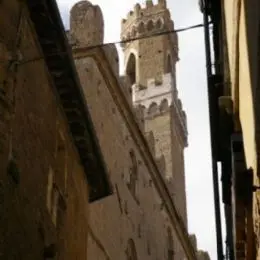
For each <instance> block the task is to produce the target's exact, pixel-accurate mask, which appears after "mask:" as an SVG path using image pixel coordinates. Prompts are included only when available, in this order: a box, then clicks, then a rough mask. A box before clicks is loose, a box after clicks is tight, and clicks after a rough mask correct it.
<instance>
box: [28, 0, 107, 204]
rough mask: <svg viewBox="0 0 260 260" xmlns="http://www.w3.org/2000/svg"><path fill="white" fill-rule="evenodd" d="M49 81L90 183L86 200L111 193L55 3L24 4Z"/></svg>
mask: <svg viewBox="0 0 260 260" xmlns="http://www.w3.org/2000/svg"><path fill="white" fill-rule="evenodd" d="M25 2H26V4H27V6H28V10H29V14H30V18H31V20H32V23H33V25H34V28H35V32H36V35H37V38H38V41H39V44H40V46H41V49H42V54H43V58H44V60H45V63H46V66H47V69H48V71H49V74H50V76H51V77H50V78H51V81H52V86H53V91H54V93H55V94H56V97H57V100H58V103H59V104H61V107H62V110H63V111H64V114H65V116H66V119H67V123H68V125H69V130H70V133H71V136H72V139H73V141H74V144H75V146H76V148H77V151H78V154H79V157H80V160H81V163H82V165H83V167H84V170H85V173H86V177H87V180H88V184H89V189H90V194H89V200H90V201H91V202H92V201H95V200H98V199H100V198H103V197H105V196H108V195H110V194H111V193H112V190H111V185H110V182H109V177H108V174H107V171H106V168H105V164H104V161H103V157H102V154H101V150H100V147H99V144H98V140H97V138H96V135H95V131H94V127H93V124H92V120H91V118H90V115H89V112H88V109H87V104H86V103H85V98H84V95H83V92H82V88H81V85H80V83H79V79H78V76H77V72H76V68H75V65H74V61H73V57H72V53H71V48H70V47H69V45H68V42H67V37H66V34H65V30H64V27H63V24H62V20H61V17H60V14H59V10H58V6H57V4H56V1H54V0H27V1H25Z"/></svg>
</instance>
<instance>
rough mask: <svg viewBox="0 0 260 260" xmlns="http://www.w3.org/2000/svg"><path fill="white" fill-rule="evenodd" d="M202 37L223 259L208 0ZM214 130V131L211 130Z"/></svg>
mask: <svg viewBox="0 0 260 260" xmlns="http://www.w3.org/2000/svg"><path fill="white" fill-rule="evenodd" d="M203 20H204V37H205V52H206V72H207V86H208V99H209V102H208V103H209V115H210V118H209V120H210V137H211V156H212V175H213V191H214V206H215V225H216V240H217V255H218V260H223V259H224V254H223V244H222V229H221V214H220V199H219V184H218V167H217V155H216V145H215V143H216V134H215V129H216V124H215V122H216V120H217V118H216V109H217V107H216V105H217V96H216V91H215V86H214V84H212V83H213V82H212V76H213V74H212V67H211V66H212V63H211V50H210V32H209V1H208V0H204V11H203ZM213 131H214V132H213Z"/></svg>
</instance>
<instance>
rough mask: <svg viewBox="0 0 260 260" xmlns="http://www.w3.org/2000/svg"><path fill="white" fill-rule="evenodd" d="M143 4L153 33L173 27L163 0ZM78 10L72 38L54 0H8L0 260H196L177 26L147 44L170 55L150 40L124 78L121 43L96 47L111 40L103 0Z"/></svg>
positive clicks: (0, 54) (3, 12)
mask: <svg viewBox="0 0 260 260" xmlns="http://www.w3.org/2000/svg"><path fill="white" fill-rule="evenodd" d="M136 8H137V9H139V11H140V12H142V11H143V12H144V13H145V12H150V11H152V15H154V22H153V25H152V28H151V30H152V31H153V30H159V31H160V30H165V29H167V28H168V29H171V28H173V23H172V22H171V20H170V17H169V11H168V10H167V8H166V2H165V1H163V0H161V1H159V3H158V5H153V4H152V2H151V1H147V4H146V7H145V8H141V7H140V6H139V7H138V6H136ZM158 10H160V12H161V11H162V16H160V15H159V14H158ZM70 18H71V30H70V31H69V32H68V33H67V35H66V34H65V31H64V28H63V25H62V21H61V18H60V15H59V12H58V8H57V4H56V2H55V1H53V0H49V1H44V0H38V1H31V0H27V1H18V0H9V1H7V0H3V1H1V2H0V106H1V109H0V162H1V163H0V259H8V260H9V259H10V260H13V259H26V260H28V259H60V260H71V259H79V260H81V259H82V260H84V259H88V260H91V259H93V260H103V259H104V260H108V259H113V260H117V259H120V260H121V259H144V260H145V259H154V260H159V259H160V260H162V259H167V260H171V259H180V260H183V259H189V260H193V259H197V253H196V249H195V248H194V247H193V246H192V243H191V241H190V237H189V234H188V231H187V216H186V215H187V213H186V197H185V176H184V166H183V165H184V164H183V149H184V148H185V147H186V145H187V129H186V116H185V113H184V112H183V110H182V105H181V102H180V100H179V99H178V94H177V89H176V84H175V62H176V61H177V59H178V58H177V53H178V51H177V37H176V35H173V36H172V37H168V36H165V37H159V38H157V39H156V40H155V41H154V42H149V44H151V45H152V46H157V47H159V46H161V45H162V44H163V46H164V48H166V47H167V46H168V47H167V48H166V49H167V55H166V52H164V51H163V50H164V48H162V49H160V50H158V52H157V49H156V50H155V49H153V50H152V51H155V52H154V53H149V51H148V50H149V48H148V47H147V50H145V46H148V45H147V44H148V42H146V41H143V42H142V44H141V45H140V46H138V48H137V49H136V50H135V52H134V53H136V52H137V53H138V52H139V51H141V52H142V53H143V54H142V55H143V57H144V59H143V60H142V58H140V57H139V58H138V59H139V63H138V64H139V65H138V66H137V67H136V69H135V71H133V70H132V69H131V68H129V67H128V65H127V67H126V75H124V76H120V75H119V63H118V62H119V59H118V54H117V50H116V47H115V46H114V45H107V46H105V47H96V48H93V47H91V46H93V45H100V44H102V43H103V36H104V22H103V16H102V12H101V10H100V8H99V7H98V6H94V5H92V4H91V3H90V2H88V1H82V2H79V3H78V4H76V5H75V6H74V7H73V8H72V10H71V16H70ZM129 19H130V20H131V18H129ZM157 19H159V20H158V21H157ZM130 20H129V21H130ZM129 21H126V23H128V22H129ZM146 22H147V23H148V24H150V25H151V22H148V21H146V14H144V15H143V23H144V27H145V28H144V30H145V31H146V25H145V23H146ZM135 23H136V21H135V20H133V23H132V24H131V26H132V27H133V28H134V24H135ZM150 25H149V26H148V27H147V29H149V28H150ZM124 26H125V25H123V26H122V37H124V31H125V30H126V28H125V27H124ZM155 28H156V29H155ZM149 30H150V29H149ZM142 33H143V31H142V30H141V31H140V32H137V35H142ZM67 37H68V38H69V39H67ZM168 38H169V39H168ZM68 40H69V41H68ZM136 43H138V44H139V43H140V42H138V41H137V42H136ZM69 44H70V45H71V46H69ZM172 44H173V45H172ZM170 45H172V46H173V48H170ZM71 47H72V50H73V52H72V50H71ZM125 47H126V46H124V48H125ZM132 47H133V46H132ZM132 47H131V48H132ZM157 47H156V48H157ZM161 47H162V46H161ZM168 48H169V49H168ZM145 51H148V53H146V54H145ZM155 53H158V56H156V57H155V59H156V61H158V65H159V66H158V67H155V68H154V69H155V70H154V72H153V74H150V70H146V66H148V64H150V62H151V61H150V60H149V59H150V58H149V57H150V55H155ZM125 55H126V60H128V55H129V56H130V57H129V59H130V60H131V59H133V58H132V57H133V56H131V55H132V53H131V51H130V49H129V50H127V49H125ZM127 64H130V65H131V62H130V63H128V62H127ZM131 66H132V65H131ZM150 69H151V68H150ZM133 72H134V73H136V74H135V75H139V76H138V77H139V78H138V77H136V78H135V80H134V81H133V78H134V77H133V75H132V74H131V73H133ZM154 75H155V79H154V80H151V76H154ZM137 79H138V80H137ZM147 82H148V84H147ZM137 86H139V87H138V88H137ZM158 89H160V91H159V93H158V94H159V96H158V97H156V95H157V94H156V93H157V91H158ZM141 91H145V95H144V96H145V99H140V98H136V97H137V96H138V95H139V96H140V95H141V93H142V92H141ZM149 95H150V96H149ZM133 96H134V97H135V99H134V102H133ZM148 97H151V98H152V100H153V102H152V103H149V102H150V101H148ZM175 183H179V185H178V186H177V185H176V184H175Z"/></svg>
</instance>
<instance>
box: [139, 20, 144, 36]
mask: <svg viewBox="0 0 260 260" xmlns="http://www.w3.org/2000/svg"><path fill="white" fill-rule="evenodd" d="M144 31H145V26H144V23H143V22H141V23H139V25H138V33H144Z"/></svg>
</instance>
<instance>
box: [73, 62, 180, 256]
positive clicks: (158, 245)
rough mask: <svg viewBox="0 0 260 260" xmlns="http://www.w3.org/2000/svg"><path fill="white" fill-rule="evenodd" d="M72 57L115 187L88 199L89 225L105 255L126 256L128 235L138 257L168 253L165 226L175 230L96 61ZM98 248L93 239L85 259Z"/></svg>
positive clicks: (177, 253) (177, 250)
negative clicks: (101, 196) (102, 196)
mask: <svg viewBox="0 0 260 260" xmlns="http://www.w3.org/2000/svg"><path fill="white" fill-rule="evenodd" d="M75 63H76V67H77V70H78V73H79V76H80V80H81V84H82V86H83V89H84V93H85V96H86V101H87V104H88V106H89V110H90V113H91V116H92V120H93V123H94V126H95V130H96V133H97V136H98V139H99V142H100V147H101V148H102V153H103V156H104V160H105V162H106V164H107V168H108V171H109V173H110V177H111V180H112V183H113V186H114V192H115V193H114V195H113V196H110V197H109V198H106V199H104V200H102V201H98V202H95V203H93V204H92V205H91V207H90V226H91V229H92V230H93V233H94V234H95V236H96V237H97V238H98V240H99V241H100V243H101V244H102V247H103V248H104V249H105V250H106V251H107V254H108V255H109V259H128V258H127V254H128V257H129V254H130V253H129V250H127V248H128V245H129V239H132V241H133V242H134V245H135V249H136V252H137V256H138V259H151V258H152V259H167V256H168V250H169V245H168V242H167V241H168V236H167V229H168V228H170V231H171V233H172V234H173V236H174V231H173V227H172V226H171V223H170V221H169V219H168V216H167V214H166V212H165V211H164V207H163V202H162V201H161V199H160V196H159V195H158V193H157V190H156V189H155V187H154V184H153V182H152V180H151V177H150V174H149V171H148V169H147V166H146V163H145V161H144V160H143V158H142V156H141V155H140V154H139V148H138V147H137V146H136V143H135V139H134V137H133V136H132V135H131V133H130V132H129V129H128V126H127V125H126V122H125V120H124V118H122V115H121V114H120V110H119V107H117V105H116V104H115V101H114V100H113V97H112V96H111V93H110V92H109V89H108V87H107V85H106V81H105V79H104V78H103V76H102V74H101V73H100V71H99V70H98V67H97V65H96V63H95V61H94V60H93V59H92V58H77V59H76V60H75ZM86 71H87V73H86ZM133 155H134V156H133ZM174 242H175V244H174V245H171V246H172V247H173V248H174V250H175V255H176V259H182V257H183V255H184V254H183V250H182V248H181V246H180V244H179V243H178V240H177V239H175V240H174ZM98 248H99V249H98ZM97 251H99V254H104V253H101V251H102V249H101V248H100V246H98V243H97V241H96V242H95V241H94V240H93V242H92V243H91V244H89V252H92V253H91V254H89V260H91V259H93V260H94V259H96V258H95V254H96V253H95V252H97ZM130 251H131V250H130ZM101 257H102V256H101ZM100 259H103V258H100ZM129 259H130V258H129Z"/></svg>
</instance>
